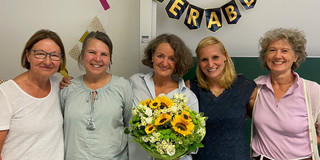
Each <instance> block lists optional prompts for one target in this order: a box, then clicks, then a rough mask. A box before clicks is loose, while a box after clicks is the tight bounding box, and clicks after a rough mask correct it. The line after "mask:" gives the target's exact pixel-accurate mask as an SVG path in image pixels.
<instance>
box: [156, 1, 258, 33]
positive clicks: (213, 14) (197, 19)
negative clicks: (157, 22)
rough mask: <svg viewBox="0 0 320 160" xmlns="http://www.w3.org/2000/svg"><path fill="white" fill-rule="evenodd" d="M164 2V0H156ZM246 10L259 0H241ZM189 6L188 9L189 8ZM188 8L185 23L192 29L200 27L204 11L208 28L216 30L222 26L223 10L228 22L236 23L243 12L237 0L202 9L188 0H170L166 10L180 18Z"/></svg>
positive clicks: (172, 15) (170, 15) (171, 16)
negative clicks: (217, 6)
mask: <svg viewBox="0 0 320 160" xmlns="http://www.w3.org/2000/svg"><path fill="white" fill-rule="evenodd" d="M156 1H158V2H160V3H162V2H163V1H164V0H156ZM239 1H240V3H241V4H242V6H243V7H244V9H245V10H249V9H252V8H254V6H255V4H256V2H257V0H239ZM187 7H188V9H187ZM186 9H187V14H186V18H185V21H184V24H185V25H186V26H187V27H188V28H189V29H190V30H193V29H198V28H200V25H201V20H202V17H203V13H205V16H206V23H207V29H209V30H211V31H213V32H216V31H218V30H219V29H221V28H222V16H221V11H222V13H223V15H224V17H225V19H226V21H227V23H228V24H236V23H237V22H238V21H239V19H240V18H241V13H240V11H239V8H238V6H237V4H236V2H235V0H231V1H229V2H228V3H226V4H224V5H223V6H221V7H219V8H210V9H202V8H200V7H197V6H195V5H192V4H190V3H189V2H188V1H187V0H169V2H168V4H167V6H166V8H165V10H166V12H167V15H168V16H169V17H170V18H174V19H180V17H181V16H182V14H183V13H184V11H185V10H186Z"/></svg>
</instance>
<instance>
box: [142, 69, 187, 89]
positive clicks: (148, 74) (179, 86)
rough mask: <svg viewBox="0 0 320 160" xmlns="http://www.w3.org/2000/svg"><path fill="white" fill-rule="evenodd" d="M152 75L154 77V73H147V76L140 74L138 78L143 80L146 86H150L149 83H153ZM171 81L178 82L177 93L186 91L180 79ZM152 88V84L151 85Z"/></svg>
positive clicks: (174, 78)
mask: <svg viewBox="0 0 320 160" xmlns="http://www.w3.org/2000/svg"><path fill="white" fill-rule="evenodd" d="M153 75H154V71H152V72H149V73H147V74H142V75H140V77H141V78H143V79H144V81H145V82H146V83H147V85H148V84H149V85H151V84H150V83H151V82H152V83H153V79H152V77H153ZM172 79H173V80H175V81H177V82H178V89H179V92H184V91H185V90H186V89H187V87H186V85H185V83H184V80H183V79H182V78H180V77H172ZM153 86H154V84H153Z"/></svg>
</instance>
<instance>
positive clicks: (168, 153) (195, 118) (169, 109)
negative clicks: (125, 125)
mask: <svg viewBox="0 0 320 160" xmlns="http://www.w3.org/2000/svg"><path fill="white" fill-rule="evenodd" d="M187 101H188V99H187V98H186V97H185V95H183V94H177V93H175V94H174V96H173V99H169V98H168V97H167V96H166V95H164V94H161V95H159V96H158V97H156V98H155V99H146V100H144V101H141V102H140V103H139V105H138V106H136V107H134V108H133V109H132V114H133V117H132V120H131V121H130V127H129V132H130V133H131V135H132V137H133V138H134V140H135V141H136V142H137V143H139V144H140V145H141V146H142V148H144V149H145V150H146V151H147V152H148V153H149V154H151V155H152V156H153V157H155V158H159V159H176V158H181V157H183V156H184V155H186V154H188V153H189V152H191V151H195V150H196V149H197V147H203V145H202V144H201V141H202V139H203V137H204V136H205V133H206V130H205V121H206V119H207V117H204V116H203V114H202V113H196V112H195V111H191V110H190V109H189V107H188V106H187ZM129 132H127V133H129Z"/></svg>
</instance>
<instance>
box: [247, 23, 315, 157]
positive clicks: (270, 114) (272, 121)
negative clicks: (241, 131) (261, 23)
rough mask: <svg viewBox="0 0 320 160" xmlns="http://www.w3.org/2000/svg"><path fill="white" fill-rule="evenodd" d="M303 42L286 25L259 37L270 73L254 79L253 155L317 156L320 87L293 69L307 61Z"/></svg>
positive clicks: (263, 58)
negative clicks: (255, 93)
mask: <svg viewBox="0 0 320 160" xmlns="http://www.w3.org/2000/svg"><path fill="white" fill-rule="evenodd" d="M306 42H307V40H306V38H305V34H304V33H303V32H302V31H300V30H298V29H286V28H277V29H273V30H270V31H268V32H267V33H266V34H265V35H264V37H262V38H261V39H260V51H259V52H260V59H261V62H262V65H263V66H264V67H265V68H267V69H268V70H269V71H270V73H269V74H268V75H266V76H260V77H258V78H257V79H256V80H255V81H256V84H257V86H258V95H257V97H256V101H255V105H254V108H253V113H252V119H253V129H252V131H253V134H252V157H253V159H256V160H258V159H259V160H260V159H261V160H265V159H277V160H280V159H281V160H284V159H286V160H289V159H295V160H309V159H310V160H311V159H313V160H318V159H319V155H318V148H317V133H316V132H317V131H316V130H317V129H316V127H315V124H318V123H320V122H319V120H318V119H319V118H320V116H319V115H320V114H319V108H320V101H319V99H320V86H319V85H318V84H317V83H315V82H312V81H309V80H305V79H303V78H301V77H299V75H298V74H297V73H296V72H295V70H296V69H297V68H298V67H299V65H300V64H301V63H302V62H304V61H305V59H306V56H307V54H306ZM318 131H319V129H318ZM318 133H319V132H318Z"/></svg>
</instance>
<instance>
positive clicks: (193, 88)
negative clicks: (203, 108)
mask: <svg viewBox="0 0 320 160" xmlns="http://www.w3.org/2000/svg"><path fill="white" fill-rule="evenodd" d="M190 89H191V91H192V92H193V93H194V94H195V95H196V96H197V97H199V90H198V85H197V82H196V80H195V79H193V80H190Z"/></svg>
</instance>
